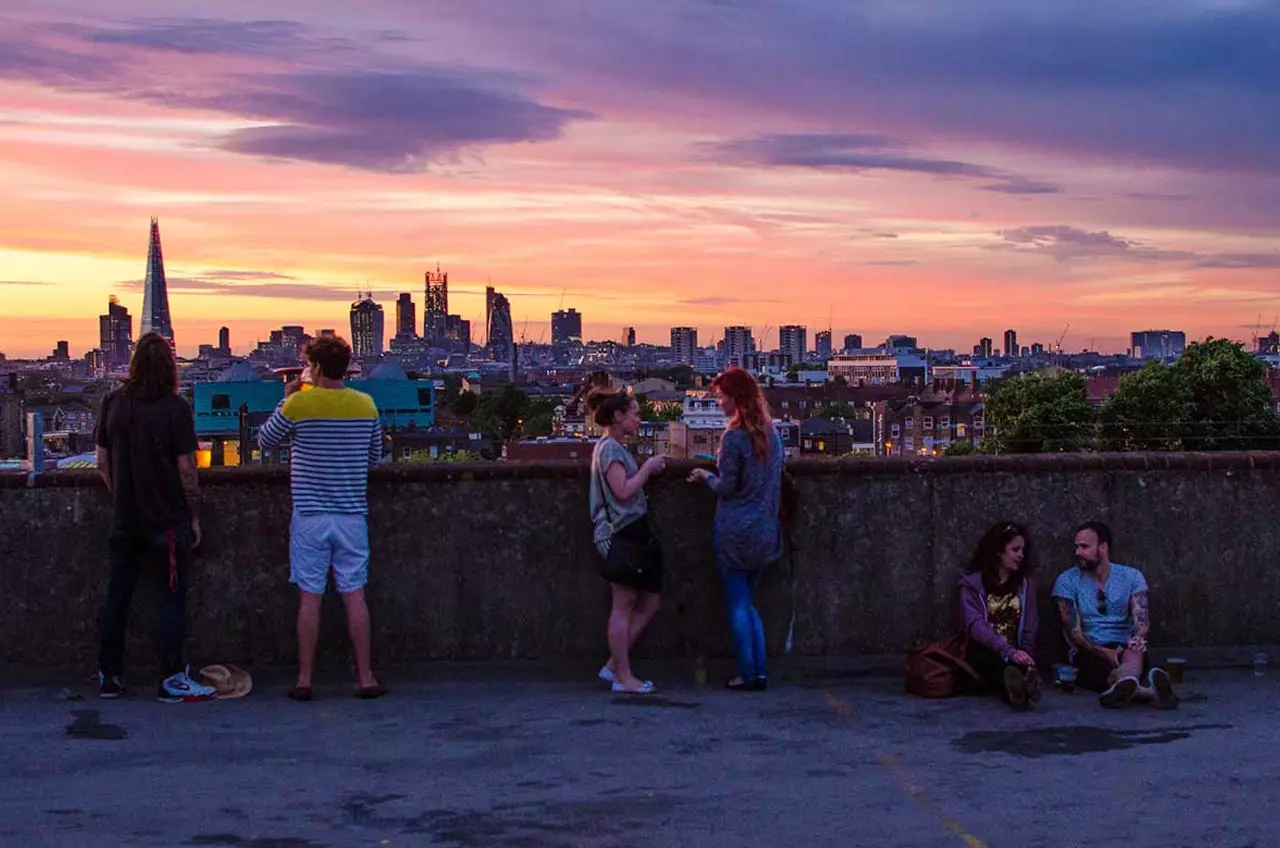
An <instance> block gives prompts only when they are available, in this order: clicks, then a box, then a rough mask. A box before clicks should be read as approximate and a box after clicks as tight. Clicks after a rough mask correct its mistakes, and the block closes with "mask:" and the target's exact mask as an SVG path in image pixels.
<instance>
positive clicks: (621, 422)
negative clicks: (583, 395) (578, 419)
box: [587, 387, 640, 435]
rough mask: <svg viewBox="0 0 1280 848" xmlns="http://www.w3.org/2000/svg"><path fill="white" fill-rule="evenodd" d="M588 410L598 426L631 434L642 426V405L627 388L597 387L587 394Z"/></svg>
mask: <svg viewBox="0 0 1280 848" xmlns="http://www.w3.org/2000/svg"><path fill="white" fill-rule="evenodd" d="M587 411H588V412H590V413H591V420H592V421H594V422H595V423H596V426H598V427H603V428H604V429H606V430H610V429H614V428H617V429H619V430H621V431H622V433H623V434H625V435H631V434H633V433H635V432H636V430H638V429H639V427H640V405H639V404H638V403H636V399H635V397H634V396H633V395H632V394H631V392H630V391H629V390H626V389H611V388H608V387H597V388H595V389H592V390H591V393H590V394H588V395H587Z"/></svg>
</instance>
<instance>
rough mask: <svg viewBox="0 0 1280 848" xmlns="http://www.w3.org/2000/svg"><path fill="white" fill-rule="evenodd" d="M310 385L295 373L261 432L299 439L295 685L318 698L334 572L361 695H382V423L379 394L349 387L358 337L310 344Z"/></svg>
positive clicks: (302, 697) (294, 465)
mask: <svg viewBox="0 0 1280 848" xmlns="http://www.w3.org/2000/svg"><path fill="white" fill-rule="evenodd" d="M307 360H308V364H307V371H308V376H309V377H310V378H311V384H310V385H311V390H310V391H302V388H303V384H302V382H301V381H300V380H294V381H293V382H292V383H290V384H289V385H288V386H286V387H285V390H284V394H285V396H284V400H282V401H281V402H280V405H279V406H277V407H276V411H275V412H273V413H272V414H271V418H269V419H268V420H267V423H266V424H264V425H263V427H262V430H261V432H260V433H259V437H258V438H259V441H260V443H261V444H262V447H264V448H274V447H278V446H279V445H281V444H282V443H283V442H284V441H285V440H287V439H289V438H292V439H293V450H292V455H291V457H290V460H289V466H290V477H291V479H292V491H293V521H292V523H291V524H290V526H289V565H290V581H291V582H293V583H294V584H296V585H297V587H298V589H299V590H300V592H301V598H300V600H299V603H298V679H297V682H296V683H295V684H294V687H293V689H292V690H290V692H289V697H291V698H293V699H294V700H295V701H310V700H311V698H312V688H311V682H312V681H311V678H312V673H313V671H314V669H315V659H316V643H317V642H318V641H319V638H320V605H321V602H322V601H323V600H324V593H325V590H326V589H327V588H328V582H329V572H330V571H332V572H333V582H334V585H335V586H336V587H337V589H338V593H339V594H340V595H342V601H343V604H344V606H345V607H346V610H347V632H348V634H349V635H350V637H351V647H352V649H353V653H354V654H355V661H356V678H357V680H358V684H359V687H360V688H359V690H358V691H357V695H358V696H359V697H361V698H366V699H368V698H378V697H381V696H382V695H385V694H386V693H387V690H386V688H385V687H384V686H383V685H382V684H380V683H379V682H378V680H377V678H376V677H374V676H373V667H372V660H371V653H372V651H371V647H370V626H369V608H368V606H367V605H366V604H365V599H364V587H365V584H366V583H367V582H368V580H369V525H368V521H367V515H368V513H369V504H368V501H367V499H366V495H367V491H368V478H369V469H370V468H372V467H373V466H375V465H377V464H378V461H379V460H380V459H381V458H382V425H381V424H380V423H379V421H378V409H377V407H376V406H374V403H373V398H371V397H369V396H368V395H367V394H365V393H363V392H358V391H356V390H355V389H350V388H347V386H346V385H345V384H344V383H343V379H344V378H345V377H346V375H347V367H348V366H349V365H350V364H351V346H350V345H348V344H347V342H346V340H345V339H341V338H338V337H337V336H328V337H322V338H319V339H316V340H315V341H313V342H312V343H311V344H309V345H307Z"/></svg>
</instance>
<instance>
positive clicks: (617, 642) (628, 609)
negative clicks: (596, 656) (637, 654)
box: [609, 583, 644, 689]
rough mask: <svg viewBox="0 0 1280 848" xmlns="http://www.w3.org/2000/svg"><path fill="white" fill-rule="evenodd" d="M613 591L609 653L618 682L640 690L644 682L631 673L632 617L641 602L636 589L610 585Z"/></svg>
mask: <svg viewBox="0 0 1280 848" xmlns="http://www.w3.org/2000/svg"><path fill="white" fill-rule="evenodd" d="M610 588H611V589H612V590H613V609H612V610H611V611H610V613H609V652H610V655H611V659H610V663H611V664H612V667H613V674H614V677H615V678H616V679H617V682H618V683H620V684H622V685H623V686H624V687H626V688H627V689H639V688H640V687H641V686H643V685H644V681H643V680H639V679H637V678H636V676H635V674H634V673H632V671H631V656H630V651H631V616H632V613H633V611H634V610H635V608H636V604H637V601H638V600H639V598H638V596H639V593H638V592H637V591H636V590H635V589H628V588H627V587H626V586H619V585H618V584H616V583H612V584H610Z"/></svg>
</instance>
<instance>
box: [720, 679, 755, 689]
mask: <svg viewBox="0 0 1280 848" xmlns="http://www.w3.org/2000/svg"><path fill="white" fill-rule="evenodd" d="M724 688H726V689H732V690H733V691H734V692H752V691H755V688H756V682H755V680H746V679H744V678H741V677H735V678H733V679H732V680H730V681H729V682H727V683H725V684H724Z"/></svg>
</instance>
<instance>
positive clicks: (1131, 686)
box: [1098, 677, 1138, 709]
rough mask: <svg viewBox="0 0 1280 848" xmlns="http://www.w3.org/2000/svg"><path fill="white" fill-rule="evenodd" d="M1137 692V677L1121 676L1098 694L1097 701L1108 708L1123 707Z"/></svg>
mask: <svg viewBox="0 0 1280 848" xmlns="http://www.w3.org/2000/svg"><path fill="white" fill-rule="evenodd" d="M1136 694H1138V679H1137V678H1136V677H1122V678H1120V679H1119V680H1117V681H1116V682H1115V683H1114V684H1112V686H1111V688H1110V689H1108V690H1107V691H1105V692H1103V693H1102V694H1101V695H1099V696H1098V703H1099V704H1102V706H1104V707H1106V708H1108V709H1116V708H1117V707H1123V706H1125V705H1126V704H1128V703H1129V702H1130V701H1132V700H1133V696H1134V695H1136Z"/></svg>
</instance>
